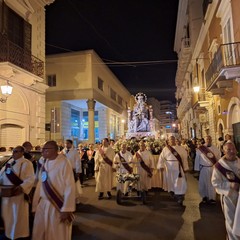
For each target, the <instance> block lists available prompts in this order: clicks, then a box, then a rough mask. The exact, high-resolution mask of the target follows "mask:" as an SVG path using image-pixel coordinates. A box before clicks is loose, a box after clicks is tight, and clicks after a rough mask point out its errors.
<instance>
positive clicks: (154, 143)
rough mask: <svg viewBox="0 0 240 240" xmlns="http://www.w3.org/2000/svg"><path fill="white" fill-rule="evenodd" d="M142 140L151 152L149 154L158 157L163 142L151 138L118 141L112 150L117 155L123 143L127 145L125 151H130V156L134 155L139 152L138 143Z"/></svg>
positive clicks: (163, 144)
mask: <svg viewBox="0 0 240 240" xmlns="http://www.w3.org/2000/svg"><path fill="white" fill-rule="evenodd" d="M142 140H143V141H145V142H146V147H147V149H148V150H149V151H151V153H152V154H154V155H159V154H160V153H161V151H162V149H163V147H164V146H165V145H166V144H165V141H163V140H161V139H155V138H153V137H144V138H142V139H136V138H131V139H124V140H122V139H119V140H118V141H117V142H116V143H115V144H114V147H113V148H114V150H115V152H116V153H118V152H119V151H120V150H121V144H122V143H123V142H125V143H126V144H127V150H128V151H130V152H131V153H132V154H134V153H135V152H137V151H138V150H139V142H140V141H142Z"/></svg>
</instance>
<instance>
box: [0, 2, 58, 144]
mask: <svg viewBox="0 0 240 240" xmlns="http://www.w3.org/2000/svg"><path fill="white" fill-rule="evenodd" d="M53 1H54V0H32V1H24V0H18V1H16V0H0V18H1V24H0V85H1V86H4V87H6V88H7V89H10V88H11V90H12V93H11V95H9V93H7V92H4V91H2V93H1V96H0V146H2V147H10V146H11V147H15V146H16V145H19V144H22V143H23V142H24V141H26V140H28V141H31V142H32V144H33V145H38V144H40V143H42V142H43V141H44V140H45V92H46V89H47V85H46V84H45V83H44V78H45V67H44V63H45V6H46V5H48V4H50V3H52V2H53ZM2 90H3V89H2Z"/></svg>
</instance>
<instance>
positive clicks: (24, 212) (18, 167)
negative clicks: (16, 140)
mask: <svg viewBox="0 0 240 240" xmlns="http://www.w3.org/2000/svg"><path fill="white" fill-rule="evenodd" d="M24 150H25V149H24V147H22V146H17V147H15V148H14V149H13V155H12V159H10V160H9V161H8V163H7V165H5V166H4V167H3V168H2V169H1V172H0V182H1V184H2V185H14V184H13V183H12V182H11V181H10V179H9V178H8V177H7V174H8V173H9V172H8V169H11V171H13V172H14V173H15V174H16V175H17V177H18V178H20V179H21V180H22V183H21V184H20V185H19V186H16V185H15V187H14V190H13V196H11V197H2V217H3V221H4V225H5V236H6V237H7V238H8V239H17V238H23V239H24V238H27V237H29V234H30V232H29V203H28V201H26V200H25V198H24V194H29V193H30V191H31V189H32V187H33V184H34V179H35V177H34V169H33V165H32V163H31V162H30V161H29V160H27V159H25V158H24V157H23V154H24ZM6 168H7V169H6Z"/></svg>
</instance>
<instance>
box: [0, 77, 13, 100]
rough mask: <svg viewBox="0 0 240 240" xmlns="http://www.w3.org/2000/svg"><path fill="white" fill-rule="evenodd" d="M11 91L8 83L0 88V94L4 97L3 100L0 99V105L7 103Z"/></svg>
mask: <svg viewBox="0 0 240 240" xmlns="http://www.w3.org/2000/svg"><path fill="white" fill-rule="evenodd" d="M12 89H13V87H12V86H11V85H10V84H9V82H8V81H7V85H2V86H1V93H2V95H4V96H5V98H0V102H1V103H5V102H6V101H7V98H8V96H10V95H11V94H12Z"/></svg>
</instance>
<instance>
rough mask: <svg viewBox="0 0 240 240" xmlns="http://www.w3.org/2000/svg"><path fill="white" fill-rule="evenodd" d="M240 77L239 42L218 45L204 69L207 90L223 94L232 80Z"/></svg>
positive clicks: (230, 86)
mask: <svg viewBox="0 0 240 240" xmlns="http://www.w3.org/2000/svg"><path fill="white" fill-rule="evenodd" d="M238 77H240V42H236V43H228V44H222V45H220V47H219V49H218V50H217V52H216V54H215V56H214V59H213V60H212V62H211V64H210V65H209V67H208V69H207V71H206V85H207V88H206V90H207V91H211V92H212V94H218V95H223V94H224V90H225V89H231V88H232V80H233V79H236V78H238Z"/></svg>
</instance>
